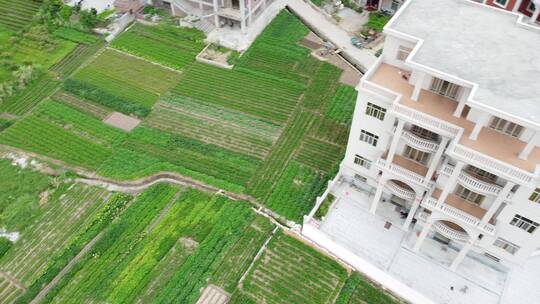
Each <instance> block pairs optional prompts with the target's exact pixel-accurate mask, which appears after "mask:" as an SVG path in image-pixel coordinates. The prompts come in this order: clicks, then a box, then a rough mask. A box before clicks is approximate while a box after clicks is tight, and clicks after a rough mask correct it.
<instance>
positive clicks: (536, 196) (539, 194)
mask: <svg viewBox="0 0 540 304" xmlns="http://www.w3.org/2000/svg"><path fill="white" fill-rule="evenodd" d="M529 201H531V202H533V203H540V188H536V189H534V190H533V192H532V193H531V195H529Z"/></svg>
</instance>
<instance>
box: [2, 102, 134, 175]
mask: <svg viewBox="0 0 540 304" xmlns="http://www.w3.org/2000/svg"><path fill="white" fill-rule="evenodd" d="M35 112H36V113H35V114H32V115H30V116H27V117H25V118H24V119H22V120H20V121H18V122H17V123H15V124H14V125H13V126H12V127H10V128H8V129H7V130H5V131H3V132H2V133H0V143H3V144H6V145H10V146H14V147H17V148H21V149H24V150H27V151H31V152H34V153H38V154H42V155H46V156H49V157H52V158H55V159H60V160H63V161H65V162H67V163H69V164H72V165H76V166H83V167H85V168H88V169H94V170H95V169H97V167H98V166H99V165H100V164H101V163H102V162H103V161H105V159H106V158H107V157H108V156H109V155H110V154H111V153H112V149H111V147H112V145H113V144H115V143H116V142H117V141H119V140H121V138H122V137H123V136H124V133H123V132H122V131H119V130H117V129H114V128H112V127H109V126H106V125H104V124H103V123H102V122H101V121H99V120H97V119H95V118H92V117H90V116H87V115H85V114H83V113H82V112H78V111H76V110H74V109H72V108H70V107H68V106H65V105H62V104H60V103H55V102H52V101H49V102H45V103H43V104H41V105H40V107H38V108H37V109H36V111H35Z"/></svg>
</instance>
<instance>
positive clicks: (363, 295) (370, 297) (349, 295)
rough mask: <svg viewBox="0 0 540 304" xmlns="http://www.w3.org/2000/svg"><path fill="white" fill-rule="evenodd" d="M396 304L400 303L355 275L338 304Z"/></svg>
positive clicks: (347, 283) (351, 277) (342, 292)
mask: <svg viewBox="0 0 540 304" xmlns="http://www.w3.org/2000/svg"><path fill="white" fill-rule="evenodd" d="M364 303H370V304H372V303H373V304H394V303H399V301H397V300H395V299H394V298H392V297H391V296H389V295H388V294H386V293H385V292H383V291H382V290H380V289H378V288H377V287H375V286H373V285H372V284H371V283H369V282H367V281H366V280H365V279H364V278H362V276H360V274H358V273H353V274H352V275H351V276H350V277H349V279H348V280H347V282H346V283H345V285H344V286H343V288H342V289H341V292H340V293H339V296H338V298H337V300H336V304H364Z"/></svg>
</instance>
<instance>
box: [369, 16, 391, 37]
mask: <svg viewBox="0 0 540 304" xmlns="http://www.w3.org/2000/svg"><path fill="white" fill-rule="evenodd" d="M388 21H390V17H388V16H385V15H383V14H381V13H379V12H374V13H370V14H369V20H368V22H367V23H366V25H365V26H366V27H367V28H368V29H372V30H374V31H376V32H377V33H380V32H382V31H383V28H384V26H385V25H386V23H388Z"/></svg>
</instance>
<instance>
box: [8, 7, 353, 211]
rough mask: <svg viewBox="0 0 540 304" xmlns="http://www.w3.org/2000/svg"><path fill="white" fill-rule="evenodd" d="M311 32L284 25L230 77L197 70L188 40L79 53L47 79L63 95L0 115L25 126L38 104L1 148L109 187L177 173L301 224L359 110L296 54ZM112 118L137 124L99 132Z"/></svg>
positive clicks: (169, 38)
mask: <svg viewBox="0 0 540 304" xmlns="http://www.w3.org/2000/svg"><path fill="white" fill-rule="evenodd" d="M308 32H309V30H308V29H307V28H306V27H305V26H304V25H303V24H302V23H301V22H300V21H299V20H298V19H297V18H296V17H294V16H293V15H291V14H290V13H288V12H286V11H284V12H282V13H280V14H279V15H278V16H277V17H276V18H275V19H274V21H272V23H271V24H270V25H269V26H268V27H267V28H266V29H265V30H264V31H263V33H262V34H261V35H260V36H259V38H257V39H256V41H255V42H254V43H253V45H252V47H251V48H250V49H249V50H247V51H246V53H245V54H244V55H243V56H242V57H240V60H239V62H238V64H237V65H236V66H235V67H234V69H233V70H226V69H221V68H218V67H213V66H210V65H205V64H202V63H195V62H194V59H195V56H196V54H197V52H198V51H199V50H200V49H202V48H203V47H204V46H203V44H202V41H201V38H202V36H201V35H202V33H200V32H198V31H196V30H192V29H179V28H174V27H172V26H165V25H163V26H157V27H149V26H145V25H142V24H135V25H134V26H132V27H130V28H129V30H128V31H127V32H125V33H123V34H122V35H121V36H120V38H119V39H118V40H115V42H114V43H112V45H111V47H109V48H106V49H102V47H101V43H99V42H98V43H93V44H90V45H87V44H79V45H78V46H77V47H76V48H75V49H74V50H73V51H72V52H71V53H69V54H68V55H67V56H66V57H65V58H64V59H63V60H61V61H59V62H58V63H57V64H56V65H54V66H53V67H52V68H51V71H52V72H53V73H55V74H56V75H60V76H62V77H67V79H65V80H60V82H61V89H59V90H58V88H57V87H58V82H57V81H53V82H52V83H51V84H50V87H51V89H47V86H46V85H43V86H38V85H36V86H30V87H29V88H28V89H27V90H24V91H23V93H24V94H21V97H18V98H16V99H17V102H6V103H4V104H3V105H0V110H1V109H2V108H4V109H5V110H4V111H5V112H8V113H13V114H16V115H24V114H25V113H27V112H28V111H30V110H32V109H33V108H34V107H35V106H36V104H39V103H40V102H42V104H40V105H39V106H38V107H37V108H35V109H34V110H32V113H31V114H30V115H26V116H25V117H24V118H23V119H20V120H19V121H15V123H14V124H13V126H11V127H9V128H7V129H6V130H4V131H3V132H1V133H0V143H2V144H7V145H9V146H14V147H17V148H20V149H24V150H28V151H31V152H34V153H38V154H43V155H45V156H48V157H52V158H54V159H59V160H62V161H64V162H65V163H67V164H69V165H72V166H77V167H81V168H84V169H87V170H91V171H96V172H97V173H98V174H100V175H102V176H105V177H110V178H114V179H137V178H142V177H145V176H149V175H152V174H155V173H157V172H163V171H172V172H176V173H179V174H181V175H184V176H187V177H191V178H194V179H196V180H199V181H202V182H204V183H207V184H210V185H213V186H216V187H219V188H222V189H225V190H228V191H232V192H237V193H246V194H249V195H251V196H253V197H254V198H255V199H257V200H258V201H260V202H262V203H264V204H266V205H267V206H268V207H269V208H271V209H272V210H273V211H275V212H276V213H277V214H279V215H281V216H283V217H285V218H288V219H292V220H294V221H301V219H302V216H303V215H304V214H305V213H306V212H307V211H308V210H309V209H310V208H311V207H312V206H313V203H314V199H315V198H316V196H317V195H318V194H319V193H320V192H321V191H322V190H323V188H324V186H325V181H326V180H328V179H329V178H331V176H332V175H333V174H334V173H335V170H336V168H337V164H338V163H339V161H340V159H341V155H342V153H343V151H344V149H345V145H346V141H347V137H348V123H349V122H350V117H351V116H352V111H351V110H352V108H353V107H354V99H355V98H356V95H355V93H354V92H355V91H354V89H353V88H352V87H349V86H346V85H344V84H341V83H339V78H340V75H341V73H342V72H341V70H340V69H338V68H337V67H335V66H333V65H330V64H329V63H326V62H322V61H319V60H317V59H315V58H314V57H312V56H310V54H309V53H310V50H309V49H307V48H304V47H302V46H300V45H299V43H298V42H299V41H300V40H301V39H303V37H304V36H305V35H306V34H307V33H308ZM135 37H137V38H135ZM138 39H142V40H141V41H143V40H144V41H145V42H144V43H143V42H141V43H139V42H137V41H139V40H138ZM148 42H151V43H152V46H155V48H145V47H144V46H145V45H148ZM165 46H166V47H172V48H175V49H176V50H177V52H176V53H174V52H171V51H170V50H169V51H167V50H168V49H167V48H166V47H165ZM162 48H163V50H164V51H161V50H162ZM94 54H97V55H94ZM130 54H133V55H135V56H137V57H134V56H131V55H130ZM168 55H171V56H173V57H170V58H169V57H167V56H168ZM92 56H93V57H92ZM174 56H180V57H182V58H183V60H184V61H182V60H180V57H178V58H177V57H174ZM284 58H285V59H284ZM89 60H91V62H89V63H88V64H87V65H84V66H83V67H82V68H79V66H80V65H81V64H82V63H83V62H88V61H89ZM168 60H172V61H168ZM283 60H284V61H286V63H285V64H282V65H280V64H279V62H281V61H283ZM170 62H175V63H178V64H179V65H177V66H171V65H170V64H169V65H168V63H170ZM163 65H166V66H167V65H168V66H170V67H171V68H174V69H176V70H174V69H170V68H166V67H164V66H163ZM291 67H292V68H291ZM72 74H73V75H72ZM70 75H72V76H70ZM45 79H50V77H49V78H45ZM43 81H45V80H43ZM49 81H51V80H49ZM32 88H35V89H34V90H33V89H32ZM37 90H39V92H34V91H37ZM55 90H56V93H54V92H55ZM53 93H54V97H52V100H49V101H44V102H43V101H42V100H44V99H47V96H50V95H51V94H53ZM23 95H24V96H23ZM51 104H53V105H54V108H55V109H56V110H55V111H57V112H58V113H55V114H54V115H53V114H52V113H50V111H51V110H52V107H53V106H51ZM42 105H43V106H42ZM47 105H48V106H47ZM44 108H48V109H49V112H47V111H44V110H43V109H44ZM114 111H118V112H121V113H124V114H127V115H133V116H137V117H138V118H140V119H142V123H141V124H140V126H139V127H138V128H136V129H135V130H133V131H131V132H129V133H122V131H119V130H112V128H111V127H106V126H104V125H103V123H102V122H100V120H102V119H104V118H105V117H107V116H108V115H109V114H111V113H112V112H114ZM34 112H35V113H34ZM75 114H76V115H75ZM74 115H75V116H77V117H78V119H77V120H76V121H73V122H71V121H69V120H68V121H67V122H64V121H65V120H66V119H67V118H66V117H67V116H73V117H75V116H74ZM100 132H103V133H100ZM112 133H115V134H116V135H112ZM38 134H46V135H47V136H44V137H43V136H38ZM101 137H103V138H101ZM68 143H69V144H68ZM68 146H70V147H71V148H69V149H68V148H67V147H68ZM288 191H290V193H295V194H291V195H289V193H288ZM302 193H304V194H303V195H301V194H302Z"/></svg>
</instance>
